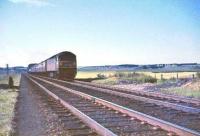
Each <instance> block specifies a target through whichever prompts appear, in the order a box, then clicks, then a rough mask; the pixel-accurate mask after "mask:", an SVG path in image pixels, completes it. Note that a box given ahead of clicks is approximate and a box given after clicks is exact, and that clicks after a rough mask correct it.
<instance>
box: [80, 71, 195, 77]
mask: <svg viewBox="0 0 200 136" xmlns="http://www.w3.org/2000/svg"><path fill="white" fill-rule="evenodd" d="M116 73H130V71H122V72H116V71H89V72H88V71H78V73H77V76H76V78H96V77H97V76H98V74H102V75H105V76H106V77H112V76H113V75H115V74H116ZM132 73H133V72H132ZM135 73H139V74H145V75H147V76H152V77H154V78H156V79H161V75H163V78H164V79H170V78H176V77H177V74H178V78H188V77H191V78H192V76H193V75H194V76H196V72H169V73H153V72H135Z"/></svg>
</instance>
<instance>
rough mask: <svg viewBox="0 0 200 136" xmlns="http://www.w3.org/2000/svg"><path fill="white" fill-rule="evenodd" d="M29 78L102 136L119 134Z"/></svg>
mask: <svg viewBox="0 0 200 136" xmlns="http://www.w3.org/2000/svg"><path fill="white" fill-rule="evenodd" d="M27 78H28V79H30V80H31V81H32V82H33V83H35V84H36V85H38V86H39V87H40V88H41V89H43V90H44V91H45V92H46V93H47V94H48V95H50V96H51V97H53V98H54V99H56V100H57V101H59V102H60V103H61V104H62V105H63V106H64V107H65V108H67V109H68V110H69V111H71V112H72V113H73V114H74V115H76V116H77V117H78V118H79V119H80V120H82V121H83V122H84V123H85V124H87V125H88V126H89V127H90V128H92V129H94V130H95V131H96V132H97V133H98V134H99V135H102V136H117V135H116V134H114V133H113V132H112V131H110V130H108V129H107V128H105V127H103V126H102V125H101V124H99V123H97V122H96V121H95V120H93V119H91V118H90V117H89V116H87V115H85V114H84V113H82V112H81V111H79V110H78V109H77V108H75V107H73V106H72V105H70V104H69V103H67V102H66V101H64V100H62V99H61V98H59V97H58V96H57V95H55V94H54V93H52V92H51V91H49V90H48V89H47V88H45V87H44V86H42V85H41V84H39V83H38V82H37V81H35V80H34V79H32V78H30V77H28V76H27Z"/></svg>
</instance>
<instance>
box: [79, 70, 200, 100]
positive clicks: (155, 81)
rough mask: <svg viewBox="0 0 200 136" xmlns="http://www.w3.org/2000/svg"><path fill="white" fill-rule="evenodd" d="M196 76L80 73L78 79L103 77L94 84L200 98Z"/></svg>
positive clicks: (198, 81) (191, 74)
mask: <svg viewBox="0 0 200 136" xmlns="http://www.w3.org/2000/svg"><path fill="white" fill-rule="evenodd" d="M196 74H197V73H196V72H170V73H169V72H168V73H153V72H129V71H120V72H116V71H91V72H85V71H79V72H78V73H77V77H76V78H79V79H85V78H98V77H101V78H102V77H103V78H102V79H100V80H94V81H92V82H94V83H100V84H107V85H115V86H117V87H122V88H127V89H130V90H145V91H146V90H149V91H160V92H162V93H167V94H173V95H181V96H187V97H194V98H200V79H198V78H197V75H196ZM161 77H162V79H161ZM177 77H178V79H177ZM193 78H194V79H193Z"/></svg>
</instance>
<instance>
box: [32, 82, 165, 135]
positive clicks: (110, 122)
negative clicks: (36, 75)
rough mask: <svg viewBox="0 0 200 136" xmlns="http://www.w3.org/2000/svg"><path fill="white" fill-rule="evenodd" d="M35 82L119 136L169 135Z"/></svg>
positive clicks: (52, 87) (88, 101)
mask: <svg viewBox="0 0 200 136" xmlns="http://www.w3.org/2000/svg"><path fill="white" fill-rule="evenodd" d="M34 80H36V81H38V82H39V83H40V84H42V85H43V86H44V87H45V88H47V89H48V90H49V91H51V92H52V93H54V94H56V95H57V96H58V97H60V98H61V99H63V100H64V101H66V102H68V103H69V104H71V105H72V106H74V107H75V108H77V109H78V110H80V111H81V112H83V113H84V114H86V115H88V116H89V117H91V118H92V119H94V120H95V121H97V122H98V123H100V124H101V125H103V126H105V127H106V128H108V129H109V130H111V131H113V132H114V133H115V134H117V135H121V136H122V135H123V136H124V135H127V136H129V135H130V136H131V135H136V136H137V135H138V136H139V135H140V136H141V135H144V136H155V135H158V136H164V135H167V134H168V133H169V132H166V131H164V130H161V129H155V127H154V126H152V125H149V124H146V123H144V122H141V121H140V120H137V119H131V118H130V117H128V116H124V115H123V114H122V113H119V112H117V111H115V110H112V109H108V108H106V107H105V106H102V105H98V104H96V103H94V102H93V101H90V100H86V99H84V98H82V97H79V96H77V95H74V94H72V93H69V92H66V91H64V90H62V89H59V88H57V87H55V86H53V85H49V84H47V83H45V82H43V81H40V80H38V79H34Z"/></svg>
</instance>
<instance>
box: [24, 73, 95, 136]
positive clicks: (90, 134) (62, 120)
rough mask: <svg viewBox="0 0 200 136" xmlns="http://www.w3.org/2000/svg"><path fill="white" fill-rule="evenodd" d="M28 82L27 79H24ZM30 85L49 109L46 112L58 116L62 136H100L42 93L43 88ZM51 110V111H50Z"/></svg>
mask: <svg viewBox="0 0 200 136" xmlns="http://www.w3.org/2000/svg"><path fill="white" fill-rule="evenodd" d="M22 78H23V79H25V80H27V78H26V77H22ZM29 85H30V87H31V88H34V89H33V90H32V91H34V92H35V93H36V94H37V95H38V96H40V100H41V101H42V103H43V105H45V107H48V108H47V109H46V110H45V112H47V114H49V112H51V113H52V112H53V114H55V115H56V116H57V119H58V120H57V121H58V122H59V125H61V126H59V128H60V127H61V130H62V129H64V130H63V132H60V134H61V135H70V136H80V135H81V136H98V134H97V133H96V132H95V131H93V130H92V129H91V128H90V127H88V126H87V125H85V123H84V122H82V121H81V120H80V119H79V118H77V117H76V116H75V115H73V114H72V113H71V112H70V110H68V109H66V108H65V107H64V106H63V105H62V104H61V103H60V102H59V101H57V100H56V99H54V98H53V97H51V96H50V95H47V94H46V93H45V92H44V91H41V88H39V87H38V86H35V84H34V83H33V82H30V81H29ZM49 110H50V111H49Z"/></svg>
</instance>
